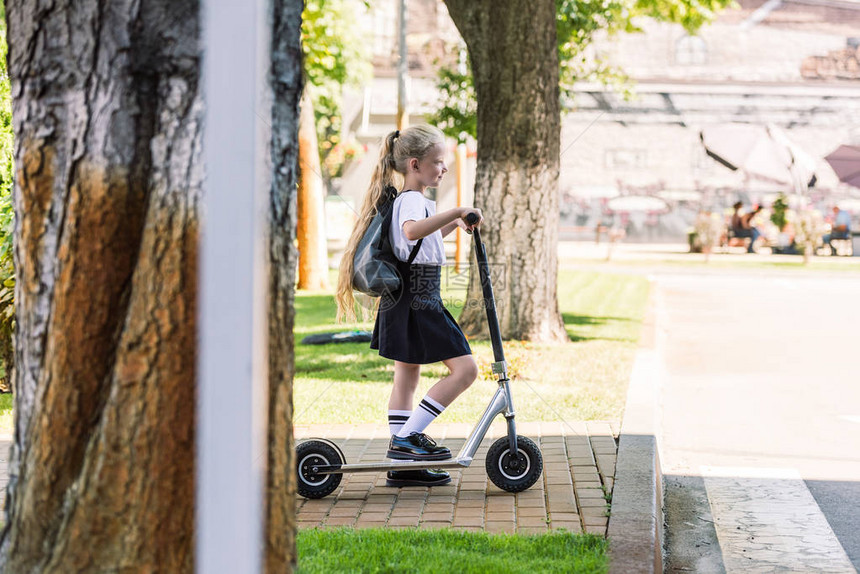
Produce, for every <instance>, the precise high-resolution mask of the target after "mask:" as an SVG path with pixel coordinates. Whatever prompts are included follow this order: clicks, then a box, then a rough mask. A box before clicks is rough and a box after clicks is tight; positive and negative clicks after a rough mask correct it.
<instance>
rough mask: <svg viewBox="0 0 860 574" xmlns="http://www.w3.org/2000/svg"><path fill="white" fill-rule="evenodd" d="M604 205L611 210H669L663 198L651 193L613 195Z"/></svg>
mask: <svg viewBox="0 0 860 574" xmlns="http://www.w3.org/2000/svg"><path fill="white" fill-rule="evenodd" d="M606 207H607V208H608V209H610V210H611V211H615V212H620V211H626V212H631V211H656V212H663V213H665V212H668V211H670V208H669V204H668V203H666V200H665V199H661V198H659V197H654V196H652V195H625V196H622V197H613V198H612V199H610V200H609V201H608V202H607V203H606Z"/></svg>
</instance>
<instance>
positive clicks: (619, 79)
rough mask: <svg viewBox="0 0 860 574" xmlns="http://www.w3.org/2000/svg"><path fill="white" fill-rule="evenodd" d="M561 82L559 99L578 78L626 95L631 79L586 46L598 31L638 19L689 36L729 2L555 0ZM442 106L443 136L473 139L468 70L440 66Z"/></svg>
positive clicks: (630, 25) (438, 119) (630, 29)
mask: <svg viewBox="0 0 860 574" xmlns="http://www.w3.org/2000/svg"><path fill="white" fill-rule="evenodd" d="M555 4H556V39H557V41H558V59H559V83H560V88H561V96H562V99H564V98H567V97H569V95H570V92H571V91H572V90H573V86H574V85H575V84H576V83H577V82H580V81H588V80H590V81H600V82H603V83H604V84H608V85H612V86H614V87H615V89H617V90H619V91H621V92H623V93H624V94H625V95H626V96H629V95H630V92H629V89H630V88H629V80H628V78H627V77H626V75H625V74H624V72H623V71H622V70H620V69H618V68H615V67H613V66H611V65H609V64H607V63H606V62H605V61H603V60H601V59H600V58H598V57H596V56H595V55H594V54H590V53H588V52H587V51H586V49H587V48H588V47H589V46H590V45H591V44H592V43H593V42H594V40H595V36H596V35H597V34H598V33H604V34H607V35H609V36H612V35H615V34H617V33H619V32H623V33H636V32H641V31H642V29H641V28H640V27H639V25H638V23H637V22H639V21H641V19H642V18H652V19H654V20H658V21H662V22H673V23H676V24H680V25H681V26H683V27H684V29H685V30H687V32H689V33H691V34H693V33H695V32H696V30H698V29H699V28H700V27H701V26H702V25H704V24H706V23H708V22H710V21H711V20H712V19H713V18H714V16H715V15H716V13H717V12H718V11H719V10H722V9H724V8H726V7H728V6H730V5H732V4H733V0H701V1H699V0H556V3H555ZM437 86H438V88H439V90H440V100H441V104H442V105H441V108H440V109H439V111H438V112H437V113H436V114H435V115H434V116H433V118H432V120H431V121H432V122H433V123H435V124H436V125H438V126H439V127H440V128H441V129H442V130H443V131H444V132H445V133H446V134H447V135H449V136H451V137H456V138H459V139H461V140H462V139H463V137H464V135H465V134H468V135H471V136H472V137H477V102H476V99H475V89H474V86H473V84H472V73H471V71H469V70H467V71H466V72H465V73H463V72H461V71H457V70H453V69H443V70H441V71H440V73H439V81H438V84H437Z"/></svg>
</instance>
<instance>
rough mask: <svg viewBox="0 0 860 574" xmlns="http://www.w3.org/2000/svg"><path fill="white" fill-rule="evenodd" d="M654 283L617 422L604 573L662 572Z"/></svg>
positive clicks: (661, 486) (661, 479)
mask: <svg viewBox="0 0 860 574" xmlns="http://www.w3.org/2000/svg"><path fill="white" fill-rule="evenodd" d="M655 299H656V297H655V295H654V285H653V284H652V295H651V301H650V302H649V305H648V311H647V312H646V317H645V321H644V324H643V330H642V345H641V347H640V349H639V351H638V353H637V355H636V360H635V362H634V365H633V373H632V374H631V377H630V386H629V388H628V391H627V403H626V406H625V408H624V419H623V422H622V424H621V436H620V437H619V443H618V458H617V464H616V467H615V486H614V488H613V491H612V507H611V513H610V516H609V525H608V529H607V536H608V538H609V553H610V557H609V560H610V561H609V572H610V574H631V573H634V572H644V573H647V574H651V573H655V574H660V573H661V572H662V571H663V536H662V533H663V476H662V473H661V470H660V457H659V451H658V440H657V432H658V429H659V423H658V419H657V412H658V410H657V409H658V405H659V401H658V396H657V395H658V392H659V391H658V385H657V382H658V378H659V368H660V367H659V356H658V353H657V350H656V324H655V318H656V313H655V309H654V301H655Z"/></svg>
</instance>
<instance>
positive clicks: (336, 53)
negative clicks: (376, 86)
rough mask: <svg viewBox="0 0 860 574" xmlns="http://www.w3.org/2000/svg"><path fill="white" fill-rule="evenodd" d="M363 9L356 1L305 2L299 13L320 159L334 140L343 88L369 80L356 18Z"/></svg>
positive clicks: (365, 50)
mask: <svg viewBox="0 0 860 574" xmlns="http://www.w3.org/2000/svg"><path fill="white" fill-rule="evenodd" d="M366 9H368V5H367V4H366V3H364V2H361V1H359V0H307V2H306V3H305V10H304V12H303V13H302V50H303V52H304V58H305V64H304V65H305V74H306V78H307V83H308V84H310V86H311V100H312V102H313V106H314V116H315V119H316V126H317V135H318V137H319V150H320V160H321V161H323V162H324V160H325V158H326V156H328V154H329V153H330V152H331V150H332V149H333V148H334V147H335V146H336V145H338V144H340V143H342V142H340V132H341V115H340V114H341V104H342V99H343V98H342V94H343V88H344V86H359V85H361V84H362V83H364V82H366V81H367V80H368V79H369V78H370V74H371V65H370V54H369V50H368V42H367V41H366V39H365V38H363V37H362V35H361V33H360V31H359V28H358V26H357V25H356V22H357V20H358V11H359V10H366Z"/></svg>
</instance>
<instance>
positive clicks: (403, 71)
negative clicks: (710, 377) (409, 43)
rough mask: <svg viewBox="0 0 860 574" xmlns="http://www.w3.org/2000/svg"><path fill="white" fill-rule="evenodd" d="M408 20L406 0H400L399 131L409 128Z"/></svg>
mask: <svg viewBox="0 0 860 574" xmlns="http://www.w3.org/2000/svg"><path fill="white" fill-rule="evenodd" d="M407 19H408V15H407V11H406V0H400V8H399V13H398V18H397V31H398V34H397V39H398V44H399V48H400V59H399V60H398V62H397V129H399V130H403V129H406V128H408V127H409V95H408V94H407V93H406V91H407V87H406V86H407V81H408V76H409V62H408V59H409V50H408V49H407V47H406V26H407Z"/></svg>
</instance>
